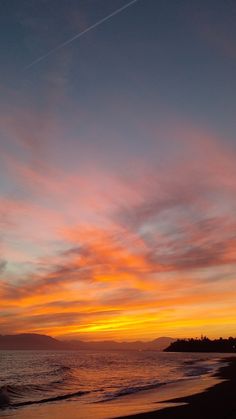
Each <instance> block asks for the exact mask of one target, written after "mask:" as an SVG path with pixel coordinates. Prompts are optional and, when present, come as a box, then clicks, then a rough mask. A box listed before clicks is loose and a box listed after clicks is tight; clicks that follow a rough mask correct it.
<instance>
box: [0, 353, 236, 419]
mask: <svg viewBox="0 0 236 419" xmlns="http://www.w3.org/2000/svg"><path fill="white" fill-rule="evenodd" d="M219 362H220V363H226V362H227V365H224V366H221V367H220V368H219V369H218V371H217V372H216V373H215V374H213V376H208V377H204V376H203V377H202V378H201V379H200V380H199V379H197V378H196V379H193V380H187V381H186V382H180V383H177V384H174V385H173V384H172V385H166V386H162V387H160V388H159V389H158V391H157V390H148V391H142V392H140V393H138V394H135V395H134V394H132V395H127V396H124V397H121V398H120V399H119V400H116V401H111V402H105V403H101V402H100V403H96V404H95V403H93V404H86V403H78V401H69V402H68V401H63V402H56V403H50V404H44V405H37V404H35V405H33V406H26V407H24V408H22V409H17V408H16V409H7V410H3V411H2V412H1V413H0V416H3V417H4V418H9V419H25V417H27V418H28V419H42V418H43V419H53V418H55V417H56V418H57V419H66V418H68V417H71V418H74V419H89V418H91V417H93V418H94V419H110V418H113V419H114V418H122V419H145V418H147V419H148V418H150V419H152V418H157V419H199V417H201V419H211V418H214V419H236V357H234V358H233V357H230V358H229V357H227V358H226V357H224V358H222V359H221V360H220V361H219ZM170 397H171V398H170Z"/></svg>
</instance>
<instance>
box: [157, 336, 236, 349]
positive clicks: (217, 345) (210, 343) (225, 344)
mask: <svg viewBox="0 0 236 419" xmlns="http://www.w3.org/2000/svg"><path fill="white" fill-rule="evenodd" d="M165 351H166V352H223V353H233V352H236V338H232V337H229V338H228V339H222V338H220V339H214V340H210V339H208V338H207V337H202V338H201V339H178V340H176V341H175V342H172V343H171V344H170V345H169V346H168V347H167V348H166V349H165Z"/></svg>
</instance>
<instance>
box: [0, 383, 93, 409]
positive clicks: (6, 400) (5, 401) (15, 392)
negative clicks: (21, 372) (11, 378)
mask: <svg viewBox="0 0 236 419" xmlns="http://www.w3.org/2000/svg"><path fill="white" fill-rule="evenodd" d="M26 390H29V393H31V394H32V393H35V392H38V393H40V392H42V390H45V389H43V388H42V387H40V386H22V387H21V388H20V389H19V387H18V386H11V385H6V386H3V387H1V388H0V408H6V407H13V408H15V407H21V406H28V405H32V404H42V403H48V402H56V401H60V400H66V399H70V398H73V397H80V396H83V395H85V394H88V393H90V392H89V391H85V390H84V391H82V390H81V391H76V392H73V393H65V394H61V395H55V396H52V397H47V398H42V399H35V400H25V401H20V402H17V401H13V402H12V399H17V398H22V397H23V396H24V395H25V391H26Z"/></svg>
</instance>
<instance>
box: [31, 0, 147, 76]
mask: <svg viewBox="0 0 236 419" xmlns="http://www.w3.org/2000/svg"><path fill="white" fill-rule="evenodd" d="M138 1H139V0H132V1H130V2H129V3H127V4H125V5H124V6H122V7H120V8H119V9H116V10H115V11H114V12H112V13H110V14H109V15H107V16H105V17H104V18H102V19H100V20H99V21H98V22H96V23H94V24H93V25H91V26H89V27H88V28H87V29H85V30H83V31H82V32H79V33H78V34H76V35H75V36H73V37H72V38H70V39H68V40H67V41H65V42H63V43H62V44H59V45H58V46H57V47H55V48H53V49H51V50H50V51H48V52H47V53H46V54H44V55H41V56H40V57H39V58H37V59H36V60H34V61H32V62H31V63H30V64H29V65H27V66H26V67H25V70H28V69H29V68H31V67H33V66H34V65H35V64H38V63H39V62H40V61H43V60H44V59H45V58H47V57H49V56H50V55H51V54H53V53H54V52H57V51H59V50H60V49H62V48H64V47H65V46H66V45H69V44H71V43H72V42H73V41H75V40H76V39H78V38H81V36H83V35H85V34H86V33H88V32H90V31H91V30H93V29H95V28H97V27H98V26H100V25H101V24H102V23H104V22H106V21H107V20H109V19H111V18H112V17H114V16H116V15H118V14H119V13H121V12H122V11H123V10H125V9H127V8H128V7H130V6H132V5H133V4H134V3H137V2H138Z"/></svg>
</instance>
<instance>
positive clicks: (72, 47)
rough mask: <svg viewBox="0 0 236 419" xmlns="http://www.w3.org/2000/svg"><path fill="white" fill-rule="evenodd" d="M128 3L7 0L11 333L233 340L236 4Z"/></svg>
mask: <svg viewBox="0 0 236 419" xmlns="http://www.w3.org/2000/svg"><path fill="white" fill-rule="evenodd" d="M128 3H129V1H127V0H21V1H19V0H11V1H9V0H0V32H1V36H0V50H1V68H0V334H11V333H23V332H31V333H42V334H49V335H51V336H54V337H60V338H63V339H83V340H95V341H96V340H107V339H115V340H118V341H122V340H136V339H143V340H151V339H154V338H157V337H159V336H172V337H196V336H200V335H201V334H204V335H207V336H209V337H211V338H215V337H219V336H223V337H227V336H230V335H234V336H235V331H236V217H235V214H236V165H235V161H236V138H235V128H236V122H235V121H236V119H235V111H236V99H235V98H236V84H235V72H236V26H235V17H236V3H235V1H231V0H225V1H220V0H212V1H211V0H199V1H197V2H196V1H193V0H179V1H175V0H168V1H166V0H138V1H136V2H133V3H132V4H130V5H129V6H127V7H126V5H128ZM120 9H121V10H120ZM119 10H120V11H119ZM116 11H117V13H116ZM110 15H112V16H111V17H109V16H110ZM106 17H108V18H107V19H106ZM99 22H101V23H99ZM91 27H92V28H91ZM89 28H91V29H89ZM80 34H81V35H80ZM70 40H72V41H70Z"/></svg>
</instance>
